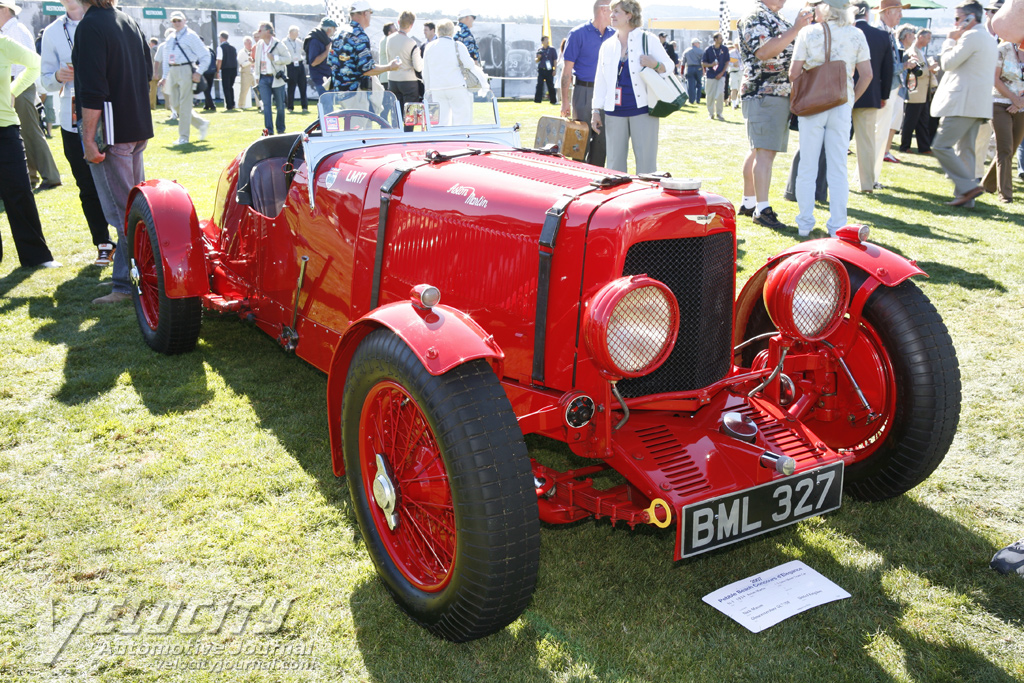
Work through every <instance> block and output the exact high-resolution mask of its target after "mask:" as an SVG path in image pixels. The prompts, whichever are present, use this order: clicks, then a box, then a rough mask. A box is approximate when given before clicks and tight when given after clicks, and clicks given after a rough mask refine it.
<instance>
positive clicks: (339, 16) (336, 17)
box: [324, 0, 725, 26]
mask: <svg viewBox="0 0 1024 683" xmlns="http://www.w3.org/2000/svg"><path fill="white" fill-rule="evenodd" d="M722 1H723V2H724V1H725V0H722ZM324 2H325V4H326V5H327V18H328V19H331V20H333V21H334V23H336V24H337V25H338V26H344V25H345V24H347V23H348V10H349V8H350V7H352V3H351V2H350V1H346V0H324Z"/></svg>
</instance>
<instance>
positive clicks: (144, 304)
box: [125, 192, 203, 356]
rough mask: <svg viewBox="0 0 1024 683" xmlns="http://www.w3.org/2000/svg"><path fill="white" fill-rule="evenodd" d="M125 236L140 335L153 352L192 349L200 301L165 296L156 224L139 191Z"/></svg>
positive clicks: (198, 320)
mask: <svg viewBox="0 0 1024 683" xmlns="http://www.w3.org/2000/svg"><path fill="white" fill-rule="evenodd" d="M125 236H126V237H127V238H128V239H127V242H128V248H129V254H130V255H131V256H130V264H129V265H130V267H131V278H132V284H133V288H132V299H134V301H135V315H136V317H137V318H138V319H139V329H140V330H141V331H142V338H143V339H145V340H146V343H147V344H148V345H149V346H150V348H152V349H153V350H154V351H159V352H160V353H165V354H167V355H168V356H173V355H175V354H179V353H188V352H189V351H192V350H193V349H194V348H195V347H196V342H197V341H198V340H199V326H200V325H201V324H202V322H203V309H202V304H201V302H200V301H199V297H188V298H185V299H172V298H170V297H168V296H167V291H166V289H165V287H164V269H163V266H162V263H161V258H160V240H159V238H158V236H157V232H156V223H155V222H154V220H153V212H152V210H151V209H150V208H149V202H148V201H146V197H145V195H143V194H142V193H141V192H140V193H138V194H136V195H135V199H134V200H133V201H132V206H131V209H130V210H129V212H128V219H127V221H126V222H125Z"/></svg>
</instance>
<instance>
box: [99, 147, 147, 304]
mask: <svg viewBox="0 0 1024 683" xmlns="http://www.w3.org/2000/svg"><path fill="white" fill-rule="evenodd" d="M144 149H146V141H145V140H140V141H139V142H119V143H117V144H115V145H111V146H110V147H108V148H107V151H106V158H105V159H104V160H103V161H101V162H100V163H98V164H89V170H90V171H92V179H93V180H94V181H95V182H96V193H97V194H99V196H100V204H101V205H102V206H103V215H104V217H106V219H107V222H108V223H110V224H111V225H113V226H114V228H116V229H117V251H115V252H114V273H113V276H112V277H111V279H112V280H113V281H114V287H113V291H115V292H122V293H124V294H130V293H131V291H132V285H131V282H129V280H128V258H129V254H128V253H127V251H128V247H129V243H128V241H127V240H125V238H124V214H125V212H126V211H127V207H128V193H129V192H131V189H132V188H133V187H135V186H136V185H138V184H139V183H141V182H143V181H144V180H145V179H146V167H145V165H144V164H143V161H142V151H143V150H144Z"/></svg>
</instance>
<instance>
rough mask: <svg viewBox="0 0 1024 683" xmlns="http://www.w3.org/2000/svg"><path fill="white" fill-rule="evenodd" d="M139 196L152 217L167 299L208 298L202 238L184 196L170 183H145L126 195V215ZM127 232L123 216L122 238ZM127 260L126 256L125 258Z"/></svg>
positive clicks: (188, 199) (188, 202) (184, 193)
mask: <svg viewBox="0 0 1024 683" xmlns="http://www.w3.org/2000/svg"><path fill="white" fill-rule="evenodd" d="M140 194H141V195H142V196H144V197H145V198H146V203H148V204H149V211H150V214H151V215H152V216H153V225H154V227H155V229H156V235H157V240H158V242H159V245H160V257H161V263H160V267H161V268H162V269H163V274H164V291H165V292H166V293H167V296H168V297H170V298H172V299H184V298H187V297H194V296H201V295H203V294H208V293H209V291H210V279H209V276H208V274H207V270H206V253H205V250H204V248H203V235H202V232H201V231H200V230H199V219H198V218H197V217H196V209H195V206H193V204H192V199H191V197H189V196H188V192H186V191H185V188H183V187H182V186H181V185H179V184H178V183H176V182H174V181H172V180H147V181H146V182H144V183H142V184H141V185H137V186H135V187H134V188H132V191H131V192H130V193H129V195H128V211H129V212H130V211H131V206H132V202H134V201H135V198H136V196H137V195H140ZM131 229H132V226H130V225H129V224H128V220H127V216H126V218H125V234H128V233H129V230H131ZM131 256H132V255H131V254H128V257H129V258H131Z"/></svg>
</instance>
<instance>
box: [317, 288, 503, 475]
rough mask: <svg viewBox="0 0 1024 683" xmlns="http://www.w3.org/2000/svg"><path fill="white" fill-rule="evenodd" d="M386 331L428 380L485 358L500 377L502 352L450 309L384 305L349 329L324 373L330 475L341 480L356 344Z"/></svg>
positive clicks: (466, 318)
mask: <svg viewBox="0 0 1024 683" xmlns="http://www.w3.org/2000/svg"><path fill="white" fill-rule="evenodd" d="M382 327H386V328H388V329H389V330H391V331H392V332H394V333H395V334H396V335H398V337H399V338H400V339H401V340H402V341H403V342H405V344H406V345H407V346H408V347H409V348H410V349H412V351H413V353H415V354H416V357H417V358H419V359H420V362H421V363H423V367H424V368H426V370H427V372H429V373H430V374H432V375H443V374H444V373H446V372H448V371H449V370H451V369H452V368H454V367H456V366H458V365H461V364H463V363H466V362H468V361H471V360H476V359H478V358H487V359H488V360H489V361H490V362H491V364H492V365H493V366H495V369H496V372H498V374H499V376H500V372H501V369H500V364H501V361H503V360H504V358H505V353H504V351H502V350H501V348H500V347H499V346H498V345H497V343H495V341H494V337H493V335H489V334H487V332H485V331H484V329H483V328H482V327H480V326H479V325H477V324H476V322H475V321H474V320H473V319H472V318H470V317H469V316H468V315H466V314H465V313H463V312H462V311H459V310H457V309H455V308H451V307H450V306H434V308H432V309H430V310H425V309H421V308H418V307H416V306H413V304H412V303H410V302H408V301H404V302H398V303H393V304H388V305H387V306H381V307H380V308H378V309H376V310H374V311H371V312H370V313H368V314H366V315H365V316H364V317H362V318H360V319H359V320H357V321H355V322H354V323H352V325H351V326H350V327H349V328H348V330H347V331H346V332H345V334H344V335H343V336H342V338H341V342H340V343H339V344H338V347H337V348H336V349H335V350H334V356H333V357H332V359H331V365H330V368H329V369H328V373H327V419H328V425H329V428H330V433H331V463H332V465H333V467H334V474H335V475H336V476H339V477H340V476H342V475H343V474H345V459H344V455H343V453H342V441H341V400H342V397H343V395H344V393H345V380H346V379H347V378H348V369H349V366H350V365H351V363H352V357H353V355H355V352H356V349H357V348H358V347H359V343H360V342H361V341H362V340H363V339H364V338H365V337H366V336H367V335H368V334H370V333H371V332H373V331H374V330H377V329H380V328H382Z"/></svg>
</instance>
